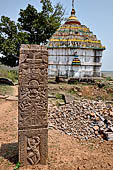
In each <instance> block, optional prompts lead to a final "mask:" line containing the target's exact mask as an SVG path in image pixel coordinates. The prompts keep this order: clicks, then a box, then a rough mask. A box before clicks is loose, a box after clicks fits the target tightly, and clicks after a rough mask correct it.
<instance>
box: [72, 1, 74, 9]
mask: <svg viewBox="0 0 113 170" xmlns="http://www.w3.org/2000/svg"><path fill="white" fill-rule="evenodd" d="M72 9H74V0H72Z"/></svg>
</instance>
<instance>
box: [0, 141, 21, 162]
mask: <svg viewBox="0 0 113 170" xmlns="http://www.w3.org/2000/svg"><path fill="white" fill-rule="evenodd" d="M0 157H3V158H5V159H7V160H8V161H10V162H11V163H13V164H15V163H17V162H18V143H7V144H2V145H1V148H0Z"/></svg>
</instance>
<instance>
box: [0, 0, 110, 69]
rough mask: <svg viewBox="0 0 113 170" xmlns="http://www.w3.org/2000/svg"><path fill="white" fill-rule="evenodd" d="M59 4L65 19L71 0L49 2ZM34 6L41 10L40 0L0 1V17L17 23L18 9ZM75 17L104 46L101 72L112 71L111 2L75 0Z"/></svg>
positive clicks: (106, 0)
mask: <svg viewBox="0 0 113 170" xmlns="http://www.w3.org/2000/svg"><path fill="white" fill-rule="evenodd" d="M51 1H52V3H53V4H56V2H59V1H60V2H61V3H62V5H63V7H64V8H65V9H66V12H65V17H68V16H69V15H70V12H71V7H72V2H71V0H51ZM28 3H29V4H31V5H34V7H35V8H37V10H39V11H40V10H41V4H40V0H0V16H2V15H5V16H8V17H10V18H11V19H12V20H14V21H17V18H18V14H19V11H20V9H25V8H26V7H27V5H28ZM75 9H76V16H77V17H78V19H79V21H80V22H81V24H83V25H86V26H87V27H89V28H90V30H91V31H92V32H93V33H94V34H95V35H97V38H98V39H99V40H101V42H102V45H105V46H106V50H105V51H104V52H103V60H102V70H104V71H113V0H75Z"/></svg>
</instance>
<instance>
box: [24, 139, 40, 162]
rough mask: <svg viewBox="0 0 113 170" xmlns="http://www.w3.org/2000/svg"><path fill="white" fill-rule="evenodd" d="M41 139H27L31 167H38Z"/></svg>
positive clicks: (28, 158)
mask: <svg viewBox="0 0 113 170" xmlns="http://www.w3.org/2000/svg"><path fill="white" fill-rule="evenodd" d="M39 146H40V137H33V138H28V139H27V160H28V162H29V163H30V164H31V165H36V164H38V163H39V161H40V151H39Z"/></svg>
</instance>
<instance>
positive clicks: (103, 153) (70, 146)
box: [0, 87, 113, 170]
mask: <svg viewBox="0 0 113 170" xmlns="http://www.w3.org/2000/svg"><path fill="white" fill-rule="evenodd" d="M13 95H14V96H17V87H14V93H13ZM17 118H18V103H17V101H5V100H3V99H0V170H13V169H14V167H15V164H16V163H17V162H18V143H17V142H18V133H17V125H18V119H17ZM48 145H49V154H48V165H47V166H42V165H39V166H37V167H36V166H33V167H30V166H29V167H24V168H23V167H20V168H19V170H30V169H36V170H38V169H39V170H47V169H49V170H113V141H104V142H102V141H101V140H99V139H98V140H95V141H94V140H93V141H91V140H90V141H79V140H77V139H75V138H73V137H72V136H67V135H65V134H63V133H62V132H60V131H58V130H55V129H49V143H48Z"/></svg>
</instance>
